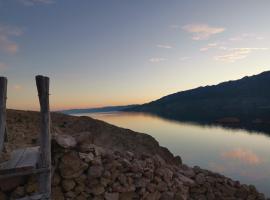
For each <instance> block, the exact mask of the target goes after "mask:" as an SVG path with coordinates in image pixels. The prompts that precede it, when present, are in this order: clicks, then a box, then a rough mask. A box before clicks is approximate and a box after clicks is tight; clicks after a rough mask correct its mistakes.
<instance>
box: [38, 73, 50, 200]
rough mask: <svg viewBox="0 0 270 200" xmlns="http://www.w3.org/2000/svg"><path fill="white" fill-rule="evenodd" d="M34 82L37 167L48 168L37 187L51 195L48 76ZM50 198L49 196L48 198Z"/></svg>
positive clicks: (39, 77) (41, 175) (41, 191)
mask: <svg viewBox="0 0 270 200" xmlns="http://www.w3.org/2000/svg"><path fill="white" fill-rule="evenodd" d="M36 84H37V90H38V96H39V102H40V112H41V132H40V137H39V142H40V161H39V167H40V168H45V169H48V171H47V172H45V173H42V174H40V180H39V189H40V193H43V194H46V195H47V196H49V197H50V196H51V134H50V123H51V119H50V107H49V78H48V77H45V76H36ZM49 199H50V198H49Z"/></svg>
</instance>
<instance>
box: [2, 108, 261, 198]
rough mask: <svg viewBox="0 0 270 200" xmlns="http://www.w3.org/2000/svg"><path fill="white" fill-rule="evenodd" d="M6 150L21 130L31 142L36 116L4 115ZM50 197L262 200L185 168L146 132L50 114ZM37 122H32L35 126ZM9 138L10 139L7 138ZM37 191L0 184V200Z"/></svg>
mask: <svg viewBox="0 0 270 200" xmlns="http://www.w3.org/2000/svg"><path fill="white" fill-rule="evenodd" d="M8 120H9V127H8V128H9V139H10V141H9V143H10V144H11V145H10V144H9V145H7V146H8V147H9V148H12V147H11V146H12V144H17V145H22V144H19V143H18V140H19V139H18V138H16V137H14V135H16V134H17V135H18V134H20V132H19V131H16V130H19V129H17V128H16V127H15V126H14V123H15V122H16V124H17V127H20V130H24V131H25V134H26V135H25V136H26V137H25V141H27V142H26V144H27V145H34V144H35V143H36V140H35V135H27V132H28V133H29V131H30V130H31V131H32V132H31V133H35V131H36V133H37V132H38V123H37V122H38V113H36V112H25V111H9V112H8ZM52 121H53V132H54V133H55V134H54V136H53V141H52V144H53V145H52V162H53V163H52V164H53V166H52V168H53V183H52V193H53V199H54V200H65V199H67V200H71V199H78V200H88V199H95V200H103V199H105V200H132V199H134V200H135V199H138V200H139V199H146V200H156V199H157V200H158V199H161V200H170V199H175V200H215V199H218V200H219V199H220V200H240V199H245V200H264V199H266V198H265V196H264V195H263V194H261V193H259V192H258V191H257V190H256V188H255V187H254V186H252V185H245V184H240V183H239V181H234V180H232V179H230V178H228V177H225V176H223V175H220V174H218V173H214V172H211V171H208V170H205V169H201V168H200V167H197V166H196V167H189V166H187V165H185V164H183V163H182V162H181V159H180V157H174V156H173V155H172V154H171V153H170V152H169V151H168V150H167V149H165V148H162V147H160V146H159V145H158V143H157V142H156V141H155V140H154V139H153V138H152V137H151V136H148V135H146V134H140V133H135V132H132V131H130V130H127V129H121V128H118V127H115V126H112V125H109V124H107V123H105V122H101V121H98V120H94V119H91V118H88V117H72V116H66V115H62V114H57V113H54V114H53V115H52ZM36 123H37V124H36ZM12 124H13V126H12V127H13V128H10V126H11V125H12ZM12 137H14V139H12ZM36 191H37V184H36V180H35V177H30V178H28V179H20V180H18V179H15V180H13V181H11V182H6V181H1V183H0V199H1V200H2V199H3V200H7V199H16V198H19V197H23V196H25V195H30V194H33V193H35V192H36Z"/></svg>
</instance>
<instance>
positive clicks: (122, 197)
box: [119, 192, 139, 200]
mask: <svg viewBox="0 0 270 200" xmlns="http://www.w3.org/2000/svg"><path fill="white" fill-rule="evenodd" d="M137 196H138V194H136V193H135V192H124V193H120V194H119V200H133V199H139V198H136V197H137Z"/></svg>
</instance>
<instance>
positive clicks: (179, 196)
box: [175, 192, 188, 200]
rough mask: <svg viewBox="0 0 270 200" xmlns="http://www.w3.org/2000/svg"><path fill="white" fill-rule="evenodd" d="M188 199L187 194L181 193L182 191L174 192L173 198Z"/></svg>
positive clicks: (177, 199) (178, 199) (176, 199)
mask: <svg viewBox="0 0 270 200" xmlns="http://www.w3.org/2000/svg"><path fill="white" fill-rule="evenodd" d="M187 199H188V195H186V194H183V193H182V192H177V193H176V194H175V200H187Z"/></svg>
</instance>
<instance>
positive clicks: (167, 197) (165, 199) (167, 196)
mask: <svg viewBox="0 0 270 200" xmlns="http://www.w3.org/2000/svg"><path fill="white" fill-rule="evenodd" d="M160 200H174V193H173V192H163V193H162V194H161V197H160Z"/></svg>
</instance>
